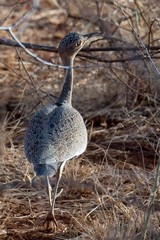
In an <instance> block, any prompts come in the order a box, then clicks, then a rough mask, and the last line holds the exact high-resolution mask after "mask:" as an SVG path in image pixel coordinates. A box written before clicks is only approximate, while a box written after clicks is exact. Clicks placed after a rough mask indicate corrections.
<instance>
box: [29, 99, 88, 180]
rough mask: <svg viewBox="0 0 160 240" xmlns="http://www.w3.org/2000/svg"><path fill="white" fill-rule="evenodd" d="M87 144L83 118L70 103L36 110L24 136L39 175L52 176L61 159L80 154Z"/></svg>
mask: <svg viewBox="0 0 160 240" xmlns="http://www.w3.org/2000/svg"><path fill="white" fill-rule="evenodd" d="M86 146H87V130H86V127H85V124H84V121H83V118H82V116H81V115H80V113H79V112H78V111H77V110H76V109H74V108H73V107H72V106H71V105H70V104H67V103H65V104H62V105H61V106H57V105H50V106H48V107H44V108H42V109H41V110H40V111H38V112H36V113H35V115H34V116H33V118H32V119H31V121H30V123H29V127H28V130H27V133H26V138H25V151H26V156H27V158H28V160H29V161H30V162H32V163H33V164H34V170H35V172H36V174H37V175H48V176H53V175H54V174H55V173H56V171H57V168H58V166H59V163H60V162H63V161H67V160H69V159H72V158H74V157H77V156H79V155H80V154H82V153H83V152H84V151H85V149H86Z"/></svg>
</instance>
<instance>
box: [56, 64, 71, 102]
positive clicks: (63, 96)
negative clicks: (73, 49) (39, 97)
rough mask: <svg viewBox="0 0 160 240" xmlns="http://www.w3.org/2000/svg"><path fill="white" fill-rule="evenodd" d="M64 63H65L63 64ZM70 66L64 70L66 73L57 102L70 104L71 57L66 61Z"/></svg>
mask: <svg viewBox="0 0 160 240" xmlns="http://www.w3.org/2000/svg"><path fill="white" fill-rule="evenodd" d="M64 65H65V64H64ZM65 66H69V67H71V68H68V69H67V70H66V75H65V78H64V83H63V87H62V90H61V93H60V96H59V98H58V100H57V104H60V105H61V104H63V103H69V104H71V100H72V91H73V68H72V67H73V59H71V60H70V61H69V62H67V65H65Z"/></svg>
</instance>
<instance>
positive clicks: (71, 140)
mask: <svg viewBox="0 0 160 240" xmlns="http://www.w3.org/2000/svg"><path fill="white" fill-rule="evenodd" d="M99 36H100V34H99V33H98V32H93V33H89V34H80V33H77V32H70V33H69V34H67V35H66V36H65V37H64V38H63V39H62V40H61V41H60V44H59V48H58V51H59V56H60V58H61V60H62V63H63V65H64V69H65V76H64V82H63V85H62V89H61V92H60V95H59V97H58V99H57V101H56V102H55V103H53V104H50V105H47V106H44V107H43V108H42V109H40V110H38V111H37V112H35V113H34V115H33V116H32V117H31V119H30V121H29V124H28V127H27V130H26V134H25V138H24V150H25V155H26V158H27V159H28V161H29V162H30V163H32V164H33V166H34V172H35V174H36V175H37V176H44V179H45V182H46V186H47V193H48V197H49V205H50V209H49V211H48V214H47V217H46V220H45V222H47V226H49V223H50V222H53V223H54V224H55V225H56V226H57V221H56V218H55V212H54V209H55V200H56V196H57V191H58V186H59V181H60V179H61V176H62V172H63V168H64V166H65V164H66V162H67V161H68V160H70V159H73V158H75V157H78V156H79V155H81V154H82V153H84V151H85V150H86V147H87V142H88V136H87V129H86V126H85V123H84V120H83V118H82V116H81V114H80V113H79V112H78V111H77V110H76V109H75V108H74V107H73V106H72V92H73V70H74V69H73V62H74V59H75V56H76V55H77V53H78V52H79V51H80V50H81V49H82V47H83V46H84V45H85V44H86V43H87V42H89V43H90V42H91V41H94V40H95V39H97V38H98V37H99ZM54 175H55V177H56V182H55V186H54V191H53V192H52V187H51V184H50V177H52V176H54Z"/></svg>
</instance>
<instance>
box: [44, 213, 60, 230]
mask: <svg viewBox="0 0 160 240" xmlns="http://www.w3.org/2000/svg"><path fill="white" fill-rule="evenodd" d="M44 224H45V225H46V229H53V228H55V229H56V227H58V224H57V221H56V219H55V216H54V213H52V212H50V211H49V212H48V215H47V217H46V219H45V222H44Z"/></svg>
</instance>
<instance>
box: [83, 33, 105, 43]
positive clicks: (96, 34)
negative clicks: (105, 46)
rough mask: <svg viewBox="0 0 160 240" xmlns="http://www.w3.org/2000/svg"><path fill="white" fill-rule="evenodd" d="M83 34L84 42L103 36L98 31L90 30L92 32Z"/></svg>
mask: <svg viewBox="0 0 160 240" xmlns="http://www.w3.org/2000/svg"><path fill="white" fill-rule="evenodd" d="M83 36H84V38H85V40H86V42H92V41H97V40H101V39H104V36H103V35H102V34H101V33H99V32H92V33H88V34H84V35H83Z"/></svg>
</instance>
